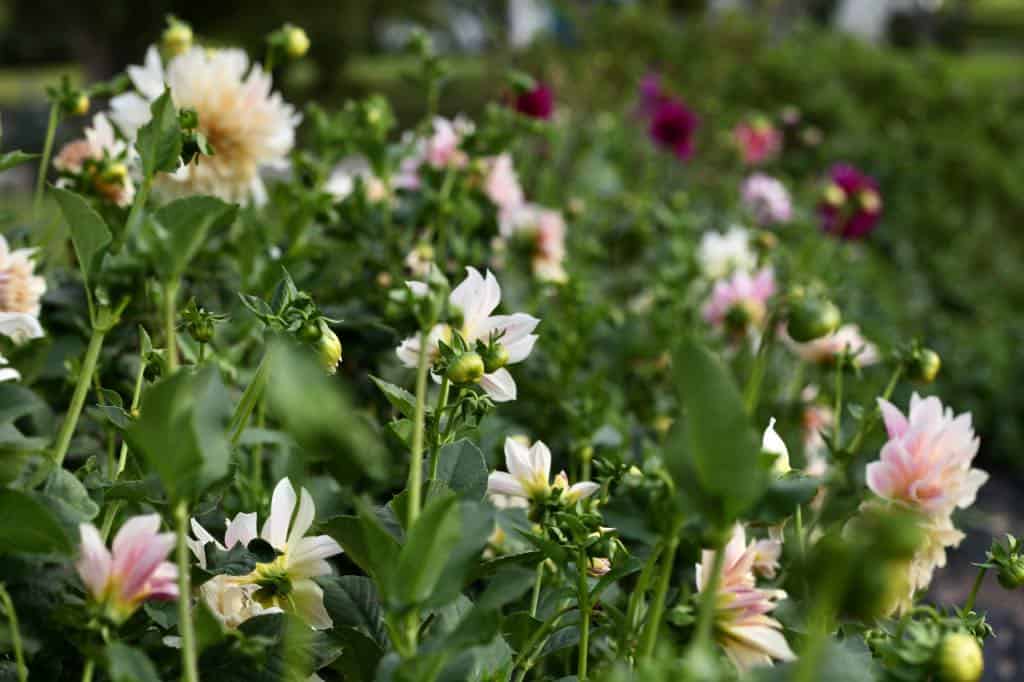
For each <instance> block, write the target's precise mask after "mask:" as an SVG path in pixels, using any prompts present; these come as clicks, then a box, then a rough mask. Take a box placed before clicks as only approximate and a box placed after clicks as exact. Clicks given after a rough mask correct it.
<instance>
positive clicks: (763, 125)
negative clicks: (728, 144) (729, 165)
mask: <svg viewBox="0 0 1024 682" xmlns="http://www.w3.org/2000/svg"><path fill="white" fill-rule="evenodd" d="M733 137H734V138H735V140H736V145H737V146H738V147H739V150H740V156H741V157H742V158H743V163H745V164H747V165H748V166H758V165H760V164H762V163H765V162H767V161H771V160H772V159H774V158H775V157H777V156H778V155H779V152H781V151H782V131H780V130H779V129H778V128H776V127H775V126H774V125H772V123H771V121H769V120H768V119H766V118H763V117H758V118H756V119H754V120H753V121H752V122H746V121H744V122H743V123H740V124H739V125H737V126H736V128H735V129H733Z"/></svg>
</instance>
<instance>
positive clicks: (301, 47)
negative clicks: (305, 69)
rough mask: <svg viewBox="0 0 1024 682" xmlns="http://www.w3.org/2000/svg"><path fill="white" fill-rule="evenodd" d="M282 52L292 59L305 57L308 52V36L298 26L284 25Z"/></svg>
mask: <svg viewBox="0 0 1024 682" xmlns="http://www.w3.org/2000/svg"><path fill="white" fill-rule="evenodd" d="M283 30H284V51H285V53H286V54H287V55H288V56H289V57H291V58H292V59H299V58H301V57H305V56H306V53H307V52H309V36H307V35H306V32H305V31H304V30H302V29H301V28H299V27H298V26H291V25H285V27H284V29H283Z"/></svg>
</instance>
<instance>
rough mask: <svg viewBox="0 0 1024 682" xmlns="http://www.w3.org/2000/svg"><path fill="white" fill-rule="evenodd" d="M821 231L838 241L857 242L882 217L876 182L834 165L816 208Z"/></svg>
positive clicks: (846, 168) (854, 171) (844, 166)
mask: <svg viewBox="0 0 1024 682" xmlns="http://www.w3.org/2000/svg"><path fill="white" fill-rule="evenodd" d="M818 214H819V215H820V216H821V220H822V227H823V228H824V230H825V231H826V232H828V233H829V234H834V235H835V236H837V237H840V238H842V239H860V238H862V237H864V236H866V235H867V234H868V233H869V232H871V231H872V230H873V229H875V225H877V224H878V220H879V218H880V217H881V216H882V196H881V194H880V193H879V189H878V182H877V181H876V180H875V179H874V178H872V177H871V176H870V175H866V174H864V173H862V172H861V171H860V170H858V169H857V168H854V167H853V166H851V165H848V164H843V163H841V164H836V165H835V166H833V167H832V169H831V171H829V181H828V184H827V185H826V186H825V190H824V192H823V193H822V198H821V201H820V202H819V204H818Z"/></svg>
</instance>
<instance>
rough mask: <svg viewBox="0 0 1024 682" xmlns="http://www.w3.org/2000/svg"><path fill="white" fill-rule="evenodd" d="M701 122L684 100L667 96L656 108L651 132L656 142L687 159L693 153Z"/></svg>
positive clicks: (652, 118)
mask: <svg viewBox="0 0 1024 682" xmlns="http://www.w3.org/2000/svg"><path fill="white" fill-rule="evenodd" d="M699 123H700V119H699V118H698V117H697V115H696V114H695V113H693V112H692V111H690V109H689V108H688V107H687V106H686V104H685V103H684V102H683V101H682V100H678V99H671V98H665V99H663V100H662V101H660V102H658V104H657V105H656V107H655V108H654V111H653V113H652V116H651V125H650V130H649V132H650V135H651V139H653V140H654V141H655V143H657V144H658V145H660V146H662V147H665V148H666V149H668V150H669V151H671V152H672V153H673V154H675V155H676V156H677V157H678V158H679V159H681V160H683V161H685V160H687V159H689V158H690V157H691V156H692V155H693V137H694V133H695V132H696V130H697V126H698V125H699Z"/></svg>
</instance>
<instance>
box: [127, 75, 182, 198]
mask: <svg viewBox="0 0 1024 682" xmlns="http://www.w3.org/2000/svg"><path fill="white" fill-rule="evenodd" d="M149 112H150V119H149V121H148V122H147V123H146V124H145V125H144V126H142V127H141V128H139V133H138V136H137V137H136V140H135V148H136V149H137V150H138V151H139V157H140V158H141V159H142V173H143V176H144V177H147V178H152V177H153V176H154V175H155V174H156V173H172V172H174V171H175V170H177V169H178V165H179V163H180V162H181V126H180V125H179V123H178V111H177V109H175V107H174V101H173V100H172V99H171V91H170V90H169V89H167V90H164V93H163V94H162V95H160V96H159V97H157V98H156V100H154V101H153V103H152V104H151V105H150V107H149Z"/></svg>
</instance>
